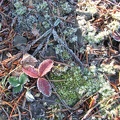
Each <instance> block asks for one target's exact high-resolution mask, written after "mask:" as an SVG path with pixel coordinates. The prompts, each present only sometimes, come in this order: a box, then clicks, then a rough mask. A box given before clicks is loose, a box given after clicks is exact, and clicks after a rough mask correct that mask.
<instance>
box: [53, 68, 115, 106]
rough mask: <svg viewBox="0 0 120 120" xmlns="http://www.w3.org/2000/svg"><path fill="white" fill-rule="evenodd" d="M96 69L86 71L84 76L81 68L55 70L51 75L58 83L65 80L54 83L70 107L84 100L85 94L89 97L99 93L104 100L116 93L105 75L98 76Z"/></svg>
mask: <svg viewBox="0 0 120 120" xmlns="http://www.w3.org/2000/svg"><path fill="white" fill-rule="evenodd" d="M92 68H94V67H92ZM94 69H95V70H89V71H88V70H86V72H85V71H84V75H83V76H82V74H81V70H80V68H79V67H76V66H74V67H71V68H70V69H66V71H60V72H58V71H56V70H55V71H54V72H52V73H51V79H53V80H56V81H57V80H63V81H61V82H54V84H55V87H56V90H57V92H58V94H59V95H60V96H61V98H62V99H63V100H64V101H65V102H66V103H67V104H68V105H73V104H74V103H76V101H78V100H79V99H81V98H82V96H83V94H84V95H86V97H89V96H91V95H93V94H94V93H96V92H99V93H100V94H101V98H102V99H103V98H106V97H108V96H110V95H111V94H113V93H114V90H113V89H112V88H111V87H110V85H109V83H108V82H106V81H105V79H104V77H103V75H102V74H98V75H97V74H96V73H95V72H96V68H94ZM82 72H83V71H82Z"/></svg>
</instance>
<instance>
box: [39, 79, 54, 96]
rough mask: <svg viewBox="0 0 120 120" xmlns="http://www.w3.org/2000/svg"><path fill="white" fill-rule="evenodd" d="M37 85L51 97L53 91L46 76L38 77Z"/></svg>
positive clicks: (44, 93)
mask: <svg viewBox="0 0 120 120" xmlns="http://www.w3.org/2000/svg"><path fill="white" fill-rule="evenodd" d="M37 87H38V90H39V91H40V92H41V93H42V94H43V95H45V96H46V97H49V96H50V95H51V92H52V91H51V86H50V83H49V82H48V81H47V80H46V79H45V78H38V80H37Z"/></svg>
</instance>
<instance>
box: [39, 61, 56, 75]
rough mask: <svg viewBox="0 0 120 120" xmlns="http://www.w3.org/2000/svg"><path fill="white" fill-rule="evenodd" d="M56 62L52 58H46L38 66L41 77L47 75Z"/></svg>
mask: <svg viewBox="0 0 120 120" xmlns="http://www.w3.org/2000/svg"><path fill="white" fill-rule="evenodd" d="M53 64H54V62H53V61H52V60H51V59H46V60H44V61H43V62H42V63H41V64H40V65H39V67H38V74H39V76H40V77H42V76H44V75H46V74H47V73H48V72H49V71H50V70H51V68H52V67H53Z"/></svg>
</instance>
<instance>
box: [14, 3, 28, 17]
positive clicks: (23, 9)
mask: <svg viewBox="0 0 120 120" xmlns="http://www.w3.org/2000/svg"><path fill="white" fill-rule="evenodd" d="M14 7H15V8H16V13H17V15H23V14H24V13H26V10H27V8H26V6H23V4H22V2H16V3H15V4H14Z"/></svg>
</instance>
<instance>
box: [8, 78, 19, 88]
mask: <svg viewBox="0 0 120 120" xmlns="http://www.w3.org/2000/svg"><path fill="white" fill-rule="evenodd" d="M8 82H9V83H10V84H11V85H12V86H13V87H17V86H19V80H18V78H17V77H13V76H11V77H10V78H9V79H8Z"/></svg>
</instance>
